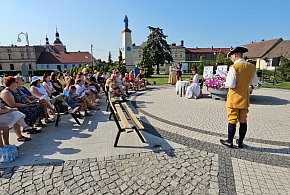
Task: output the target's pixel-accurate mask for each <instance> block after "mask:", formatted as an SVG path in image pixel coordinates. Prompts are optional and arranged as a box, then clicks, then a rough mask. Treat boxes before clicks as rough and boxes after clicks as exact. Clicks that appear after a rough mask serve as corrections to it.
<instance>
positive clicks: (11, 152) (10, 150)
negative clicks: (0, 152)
mask: <svg viewBox="0 0 290 195" xmlns="http://www.w3.org/2000/svg"><path fill="white" fill-rule="evenodd" d="M5 148H6V150H7V153H8V161H7V162H11V161H13V160H14V159H15V152H14V147H13V146H12V145H6V146H5Z"/></svg>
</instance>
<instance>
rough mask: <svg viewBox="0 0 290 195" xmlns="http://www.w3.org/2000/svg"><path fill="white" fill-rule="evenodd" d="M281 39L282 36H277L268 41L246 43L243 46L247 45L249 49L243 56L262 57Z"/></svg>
mask: <svg viewBox="0 0 290 195" xmlns="http://www.w3.org/2000/svg"><path fill="white" fill-rule="evenodd" d="M281 41H283V39H282V38H277V39H272V40H268V41H261V42H256V43H250V44H246V45H244V46H245V47H247V48H248V49H249V51H248V52H247V53H245V54H244V57H247V58H262V57H263V56H265V55H266V54H267V53H269V52H270V51H271V50H272V49H273V48H274V47H276V46H277V45H278V44H279V43H280V42H281Z"/></svg>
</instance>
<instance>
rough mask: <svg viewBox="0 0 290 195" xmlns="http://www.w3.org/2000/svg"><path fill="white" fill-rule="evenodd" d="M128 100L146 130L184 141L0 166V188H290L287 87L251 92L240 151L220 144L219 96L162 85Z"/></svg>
mask: <svg viewBox="0 0 290 195" xmlns="http://www.w3.org/2000/svg"><path fill="white" fill-rule="evenodd" d="M131 100H132V101H131V106H132V107H135V108H136V110H135V112H136V114H137V115H138V116H139V117H140V119H141V121H142V123H143V124H144V126H145V127H146V133H149V134H151V135H154V136H156V137H159V138H163V139H164V140H168V141H171V142H174V143H178V144H181V145H184V146H186V147H185V148H180V149H171V150H164V151H163V150H162V148H160V150H159V149H157V150H153V151H152V152H142V153H134V154H125V155H123V154H122V155H116V156H108V157H104V158H89V159H82V160H67V161H65V162H64V163H51V164H38V165H33V166H17V167H6V168H2V169H0V176H1V177H0V194H275V195H276V194H290V185H289V184H290V148H289V146H290V131H289V130H290V129H289V126H290V120H289V118H290V104H289V102H290V91H286V90H273V89H259V90H257V91H255V92H254V95H253V96H252V97H251V108H250V116H249V132H248V134H247V138H246V144H247V145H246V147H245V148H244V149H242V150H240V149H236V148H235V149H229V148H225V147H223V146H221V145H220V144H219V139H220V138H221V137H226V117H225V102H223V101H217V100H212V99H210V98H208V97H207V94H205V97H204V98H203V99H199V100H188V99H186V98H183V97H182V98H181V97H179V96H177V95H176V94H175V90H174V88H173V87H168V86H162V87H152V88H149V89H148V90H146V91H141V92H139V93H136V94H134V95H133V96H132V98H131ZM281 113H283V114H281ZM156 147H157V148H158V145H157V146H156Z"/></svg>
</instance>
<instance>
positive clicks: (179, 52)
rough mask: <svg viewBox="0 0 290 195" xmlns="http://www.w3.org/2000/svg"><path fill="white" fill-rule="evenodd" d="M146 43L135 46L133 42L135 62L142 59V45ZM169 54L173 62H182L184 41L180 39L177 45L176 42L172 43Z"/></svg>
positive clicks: (183, 59)
mask: <svg viewBox="0 0 290 195" xmlns="http://www.w3.org/2000/svg"><path fill="white" fill-rule="evenodd" d="M144 44H146V43H142V44H141V45H140V46H136V45H134V44H133V59H134V63H135V64H139V63H140V62H141V60H142V55H143V46H144ZM170 49H171V54H172V58H173V61H174V62H184V61H185V59H186V58H185V49H186V48H185V47H184V42H183V41H181V44H180V45H179V46H176V44H172V45H171V46H170Z"/></svg>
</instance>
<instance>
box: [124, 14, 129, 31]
mask: <svg viewBox="0 0 290 195" xmlns="http://www.w3.org/2000/svg"><path fill="white" fill-rule="evenodd" d="M128 21H129V20H128V17H127V15H125V19H124V22H125V29H126V28H128Z"/></svg>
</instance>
